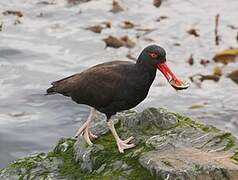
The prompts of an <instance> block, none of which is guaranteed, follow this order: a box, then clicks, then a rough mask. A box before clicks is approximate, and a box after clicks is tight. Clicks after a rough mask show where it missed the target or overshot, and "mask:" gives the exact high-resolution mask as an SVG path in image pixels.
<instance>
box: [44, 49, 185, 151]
mask: <svg viewBox="0 0 238 180" xmlns="http://www.w3.org/2000/svg"><path fill="white" fill-rule="evenodd" d="M165 62H166V52H165V50H164V49H163V48H162V47H160V46H157V45H150V46H148V47H146V48H145V49H144V50H143V51H142V52H141V54H140V56H139V58H138V59H137V61H136V63H133V62H128V61H112V62H107V63H102V64H98V65H96V66H93V67H91V68H89V69H87V70H85V71H83V72H81V73H78V74H75V75H72V76H69V77H66V78H64V79H61V80H58V81H55V82H53V83H52V87H50V88H49V89H47V94H55V93H60V94H62V95H64V96H69V97H71V98H72V100H73V101H75V102H76V103H78V104H86V105H89V106H91V112H90V115H89V117H88V119H87V121H86V122H85V123H84V124H83V126H82V127H81V128H80V129H79V130H78V132H77V134H76V136H75V137H78V136H79V135H84V138H85V140H86V142H87V143H88V144H89V145H92V142H91V140H90V139H93V138H96V136H95V135H94V134H92V133H91V131H90V129H89V126H90V122H91V119H92V116H93V114H94V112H95V109H96V110H98V111H100V112H102V113H104V114H105V115H106V117H107V123H108V126H109V129H110V130H111V132H112V134H113V136H114V138H115V139H116V143H117V146H118V149H119V151H120V152H121V153H123V152H124V150H125V149H129V148H132V147H134V146H135V145H134V144H133V143H131V144H130V143H129V142H130V141H131V140H132V139H133V137H130V138H128V139H126V140H121V139H120V137H119V136H118V134H117V132H116V130H115V128H114V124H113V121H112V120H111V119H110V118H111V116H112V115H114V114H116V113H117V112H120V111H123V110H127V109H130V108H133V107H135V106H136V105H138V104H139V103H140V102H141V101H143V100H144V99H145V98H146V96H147V94H148V92H149V89H150V86H151V84H152V82H153V81H154V79H155V75H156V70H157V69H159V70H160V71H161V72H162V73H163V74H164V76H165V77H166V78H167V80H168V81H169V83H170V84H171V85H172V86H173V87H174V88H175V89H176V90H181V89H186V88H188V84H187V83H186V82H185V81H181V80H179V79H177V78H176V76H175V75H174V74H173V73H172V72H171V70H170V69H169V68H168V66H167V65H166V63H165Z"/></svg>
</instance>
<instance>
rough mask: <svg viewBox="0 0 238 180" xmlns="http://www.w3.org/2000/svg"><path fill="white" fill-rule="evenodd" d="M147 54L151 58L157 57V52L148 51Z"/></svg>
mask: <svg viewBox="0 0 238 180" xmlns="http://www.w3.org/2000/svg"><path fill="white" fill-rule="evenodd" d="M149 56H150V57H151V58H153V59H155V58H157V57H158V54H157V53H154V52H150V53H149Z"/></svg>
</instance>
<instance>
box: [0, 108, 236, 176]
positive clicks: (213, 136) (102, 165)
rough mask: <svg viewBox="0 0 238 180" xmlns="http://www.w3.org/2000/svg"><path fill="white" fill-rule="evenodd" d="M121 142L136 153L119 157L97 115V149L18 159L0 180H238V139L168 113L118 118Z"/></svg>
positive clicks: (74, 144)
mask: <svg viewBox="0 0 238 180" xmlns="http://www.w3.org/2000/svg"><path fill="white" fill-rule="evenodd" d="M114 122H115V123H117V124H116V129H117V131H118V132H119V134H120V136H121V137H122V139H123V138H127V137H129V136H131V135H132V136H134V137H135V140H134V143H135V144H136V147H134V148H133V149H129V150H126V151H125V153H123V154H121V153H119V152H118V150H117V147H116V143H115V141H114V138H113V136H112V135H111V133H109V131H108V129H107V127H106V122H105V120H104V116H102V115H101V114H96V116H95V121H94V124H93V127H92V129H93V131H94V132H95V133H96V134H97V135H99V138H98V139H96V140H95V141H94V145H93V146H87V145H86V143H85V142H84V139H83V138H79V139H78V140H77V141H76V140H74V139H70V138H69V139H61V140H60V141H59V143H58V144H57V145H56V147H55V148H54V150H53V151H51V152H49V153H48V154H42V153H41V154H37V155H33V156H29V157H26V158H22V159H19V160H17V161H15V162H13V163H12V164H10V165H9V166H8V167H6V168H5V169H2V170H1V171H0V179H13V180H14V179H20V180H21V179H22V180H23V179H57V180H58V179H79V180H80V179H82V180H84V179H92V180H95V179H96V180H97V179H100V180H101V179H102V180H103V179H105V180H107V179H108V180H111V179H121V180H123V179H128V180H130V179H132V180H133V179H136V180H140V179H141V180H144V179H146V180H147V179H148V180H150V179H151V180H152V179H168V180H169V179H184V180H187V179H188V180H189V179H191V180H193V179H194V180H196V179H198V180H199V179H206V180H210V179H215V180H220V179H222V180H223V179H234V180H235V179H237V177H238V165H237V163H238V146H237V139H236V138H235V137H234V136H232V135H231V134H230V133H227V132H224V131H221V130H219V129H216V128H215V127H212V126H207V125H205V124H202V123H200V122H197V121H194V120H192V119H190V118H188V117H184V116H182V115H180V114H177V113H172V112H168V111H167V110H165V109H162V108H159V109H156V108H148V109H146V110H145V111H143V112H141V113H137V112H135V111H126V112H123V113H119V114H118V115H117V116H115V117H114Z"/></svg>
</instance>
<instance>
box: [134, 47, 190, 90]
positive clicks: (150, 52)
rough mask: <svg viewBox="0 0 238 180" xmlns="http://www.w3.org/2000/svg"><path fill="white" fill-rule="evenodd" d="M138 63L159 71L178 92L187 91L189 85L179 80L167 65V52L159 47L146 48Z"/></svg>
mask: <svg viewBox="0 0 238 180" xmlns="http://www.w3.org/2000/svg"><path fill="white" fill-rule="evenodd" d="M138 62H141V63H143V64H144V65H147V66H149V67H153V68H157V69H159V70H160V71H161V72H162V73H163V75H164V76H165V78H166V79H167V80H168V82H169V83H170V85H171V86H172V87H174V88H175V89H176V90H181V89H187V88H188V87H189V84H188V83H187V82H185V81H182V80H179V79H178V78H177V77H176V76H175V74H174V73H173V72H172V71H171V70H170V68H169V67H168V66H167V64H166V51H165V50H164V48H162V47H160V46H158V45H150V46H148V47H146V48H145V49H144V50H143V51H142V52H141V54H140V56H139V58H138Z"/></svg>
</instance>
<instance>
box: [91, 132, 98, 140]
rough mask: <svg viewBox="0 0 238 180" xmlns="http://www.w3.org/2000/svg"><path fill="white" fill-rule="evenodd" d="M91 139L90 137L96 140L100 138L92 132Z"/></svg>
mask: <svg viewBox="0 0 238 180" xmlns="http://www.w3.org/2000/svg"><path fill="white" fill-rule="evenodd" d="M89 137H90V139H96V138H98V136H97V135H95V134H93V133H92V132H91V131H89Z"/></svg>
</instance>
